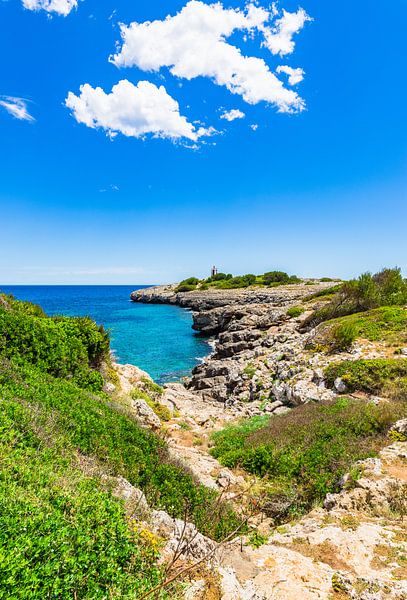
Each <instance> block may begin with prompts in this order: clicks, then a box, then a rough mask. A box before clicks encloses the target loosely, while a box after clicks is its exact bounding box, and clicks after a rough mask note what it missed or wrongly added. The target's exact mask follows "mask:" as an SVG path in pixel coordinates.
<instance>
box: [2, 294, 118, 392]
mask: <svg viewBox="0 0 407 600" xmlns="http://www.w3.org/2000/svg"><path fill="white" fill-rule="evenodd" d="M33 307H34V305H29V303H22V305H20V303H17V302H15V303H13V304H12V305H11V306H10V307H8V308H5V307H4V306H2V305H0V355H2V356H5V357H7V358H14V359H16V360H19V361H24V362H29V363H31V364H34V365H37V366H38V367H39V368H40V369H41V370H43V371H44V372H46V373H50V374H52V375H54V376H56V377H62V378H70V379H73V380H74V381H76V382H77V383H78V385H80V386H81V387H84V388H88V389H91V390H93V391H98V390H101V389H102V387H103V378H102V376H101V375H100V373H98V372H97V369H99V368H100V367H101V365H102V362H103V361H106V360H109V351H110V345H109V336H108V334H107V333H106V332H105V331H104V329H103V327H98V326H97V325H96V323H95V322H94V321H92V319H90V318H88V317H80V318H73V317H47V316H46V315H44V314H43V313H42V314H40V313H39V312H38V311H37V310H36V309H35V308H33Z"/></svg>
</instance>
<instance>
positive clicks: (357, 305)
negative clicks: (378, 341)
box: [303, 268, 407, 328]
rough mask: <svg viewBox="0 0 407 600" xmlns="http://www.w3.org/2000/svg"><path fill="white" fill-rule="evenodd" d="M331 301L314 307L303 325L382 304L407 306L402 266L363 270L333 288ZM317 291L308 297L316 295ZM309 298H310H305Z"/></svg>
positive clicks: (307, 326)
mask: <svg viewBox="0 0 407 600" xmlns="http://www.w3.org/2000/svg"><path fill="white" fill-rule="evenodd" d="M332 292H334V295H333V297H332V298H331V299H330V302H328V303H327V304H325V306H323V307H322V308H319V309H317V310H316V311H314V313H313V314H312V315H310V316H309V317H308V318H307V319H305V321H304V323H303V327H304V328H312V327H316V326H317V325H319V323H322V322H324V321H329V320H330V319H335V318H337V317H344V316H346V315H353V314H355V313H360V312H364V311H369V310H372V309H374V308H380V307H381V306H404V305H406V304H407V280H406V279H403V277H402V274H401V271H400V269H398V268H394V269H383V270H382V271H380V272H379V273H376V274H374V275H372V274H371V273H363V274H362V275H360V277H358V279H352V280H351V281H347V282H345V283H343V284H342V285H340V286H339V287H337V288H336V290H335V288H333V289H332V290H331V293H332ZM315 298H317V296H316V295H314V296H311V297H309V298H308V300H310V299H315ZM306 300H307V299H306Z"/></svg>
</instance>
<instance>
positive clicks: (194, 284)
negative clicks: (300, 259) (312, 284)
mask: <svg viewBox="0 0 407 600" xmlns="http://www.w3.org/2000/svg"><path fill="white" fill-rule="evenodd" d="M300 282H301V279H299V278H298V277H297V276H296V275H288V274H287V273H285V272H284V271H269V272H267V273H264V274H263V275H253V274H252V273H248V274H247V275H239V276H236V277H234V276H233V275H232V274H231V273H217V274H216V275H213V276H212V277H208V278H207V279H198V278H197V277H188V279H184V280H183V281H181V282H180V283H179V284H178V286H177V287H176V291H177V292H192V291H194V290H196V289H201V290H202V289H208V288H210V287H212V288H218V289H224V290H228V289H238V288H246V287H250V286H253V285H257V286H268V287H276V286H280V285H289V284H294V283H300Z"/></svg>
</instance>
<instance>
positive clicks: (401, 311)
mask: <svg viewBox="0 0 407 600" xmlns="http://www.w3.org/2000/svg"><path fill="white" fill-rule="evenodd" d="M356 338H363V339H367V340H370V341H380V342H385V343H386V344H387V345H388V346H393V347H396V348H397V347H402V346H404V345H405V344H407V310H406V309H405V308H402V307H400V306H383V307H381V308H375V309H373V310H370V311H366V312H361V313H356V314H353V315H348V316H345V317H339V318H337V319H332V320H330V321H327V322H326V323H324V324H322V325H321V326H320V327H319V329H318V334H317V338H316V339H317V340H318V341H319V342H320V343H322V344H323V343H324V340H325V342H326V344H327V345H328V346H329V347H331V348H332V349H340V350H341V349H347V348H348V347H349V346H350V345H351V343H352V342H353V341H354V340H355V339H356ZM342 340H343V342H344V343H341V342H342ZM336 342H339V343H336ZM348 342H349V343H348Z"/></svg>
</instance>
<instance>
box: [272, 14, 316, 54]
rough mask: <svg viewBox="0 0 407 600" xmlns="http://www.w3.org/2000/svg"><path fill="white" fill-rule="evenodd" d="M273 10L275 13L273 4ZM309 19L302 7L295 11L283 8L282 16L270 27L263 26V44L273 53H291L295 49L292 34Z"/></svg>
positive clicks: (297, 31)
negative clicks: (291, 11) (290, 11)
mask: <svg viewBox="0 0 407 600" xmlns="http://www.w3.org/2000/svg"><path fill="white" fill-rule="evenodd" d="M273 10H274V14H275V15H276V14H277V9H276V7H275V5H274V7H273ZM311 20H312V19H311V18H310V17H309V16H308V15H307V13H306V12H305V10H304V9H303V8H299V9H298V11H297V12H295V13H289V12H287V11H286V10H283V15H282V17H281V18H280V19H277V20H276V22H275V24H274V26H273V27H272V28H270V27H264V28H263V33H264V38H265V41H264V46H266V47H267V48H268V49H269V50H270V52H272V53H273V54H279V55H280V56H284V55H286V54H292V53H293V52H294V49H295V42H294V40H293V36H294V35H295V34H297V33H299V32H300V31H301V29H302V28H303V27H304V25H305V23H306V22H307V21H311Z"/></svg>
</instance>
